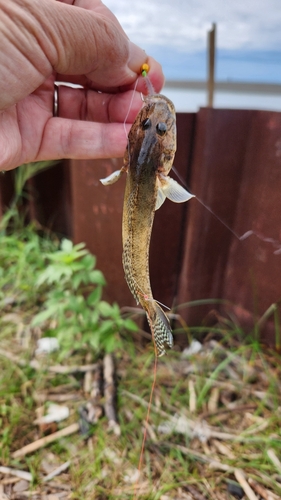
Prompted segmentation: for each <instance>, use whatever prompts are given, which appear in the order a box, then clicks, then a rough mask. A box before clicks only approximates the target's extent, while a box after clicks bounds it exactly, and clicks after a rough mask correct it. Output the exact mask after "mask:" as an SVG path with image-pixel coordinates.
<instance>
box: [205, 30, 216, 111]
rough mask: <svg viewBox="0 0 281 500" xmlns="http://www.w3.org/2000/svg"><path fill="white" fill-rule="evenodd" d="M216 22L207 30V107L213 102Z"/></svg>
mask: <svg viewBox="0 0 281 500" xmlns="http://www.w3.org/2000/svg"><path fill="white" fill-rule="evenodd" d="M215 56H216V24H215V23H213V26H212V29H211V30H210V31H208V86H207V89H208V90H207V91H208V107H210V108H212V107H213V104H214V89H215Z"/></svg>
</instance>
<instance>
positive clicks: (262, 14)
mask: <svg viewBox="0 0 281 500" xmlns="http://www.w3.org/2000/svg"><path fill="white" fill-rule="evenodd" d="M104 3H105V4H106V5H107V6H108V7H109V8H110V9H111V10H112V12H113V13H114V14H115V15H116V17H117V18H118V20H119V21H120V23H121V25H122V26H123V28H124V30H125V31H126V33H127V35H128V36H129V37H130V39H131V40H132V41H133V42H135V43H137V44H138V45H140V46H141V47H143V48H144V49H145V50H146V52H147V53H148V54H150V55H152V56H154V57H155V58H156V59H158V60H159V61H160V62H161V64H162V66H163V69H164V73H165V76H166V78H167V79H181V80H194V79H200V80H203V79H205V78H206V72H207V70H206V68H207V59H206V46H207V32H208V30H210V28H211V26H212V23H213V22H215V23H216V25H217V40H216V47H217V60H216V61H217V62H216V79H217V80H231V81H249V82H251V81H253V82H272V83H281V0H140V1H139V2H136V1H135V2H133V1H132V0H104Z"/></svg>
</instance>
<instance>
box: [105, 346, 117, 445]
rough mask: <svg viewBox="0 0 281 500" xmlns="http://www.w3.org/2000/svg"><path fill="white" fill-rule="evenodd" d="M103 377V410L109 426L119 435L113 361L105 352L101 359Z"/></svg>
mask: <svg viewBox="0 0 281 500" xmlns="http://www.w3.org/2000/svg"><path fill="white" fill-rule="evenodd" d="M103 378H104V398H105V403H104V411H105V414H106V416H107V418H108V422H109V428H111V429H113V432H114V434H116V435H117V436H120V434H121V431H120V425H119V424H118V421H117V414H116V387H115V382H114V361H113V357H112V355H111V354H106V355H105V356H104V359H103Z"/></svg>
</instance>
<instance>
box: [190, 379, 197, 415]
mask: <svg viewBox="0 0 281 500" xmlns="http://www.w3.org/2000/svg"><path fill="white" fill-rule="evenodd" d="M188 390H189V411H190V413H194V412H196V406H197V403H196V392H195V387H194V382H193V380H191V379H189V381H188Z"/></svg>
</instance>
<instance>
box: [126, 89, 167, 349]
mask: <svg viewBox="0 0 281 500" xmlns="http://www.w3.org/2000/svg"><path fill="white" fill-rule="evenodd" d="M144 100H145V105H144V107H143V108H142V110H141V111H140V113H139V114H138V116H137V118H136V120H135V122H134V124H133V126H132V128H131V130H130V133H129V137H128V146H127V149H126V153H125V158H124V167H125V169H126V170H127V174H128V175H127V181H126V190H125V198H124V209H123V226H122V237H123V267H124V271H125V278H126V281H127V283H128V286H129V288H130V291H131V292H132V294H133V296H134V297H135V299H136V301H137V302H138V303H140V304H141V306H142V307H143V308H144V310H145V311H146V314H147V318H148V322H149V325H150V328H151V332H152V335H153V340H154V343H155V347H156V352H157V355H158V356H161V355H163V354H164V353H165V346H168V347H172V345H173V336H172V330H171V326H170V322H169V320H168V318H167V316H166V314H165V313H164V311H163V310H162V308H161V307H160V306H159V304H158V303H157V302H156V301H155V300H154V299H153V295H152V290H151V285H150V278H149V262H148V257H149V245H150V238H151V231H152V225H153V219H154V213H155V206H156V199H157V191H158V185H159V182H160V181H159V179H160V177H161V175H164V176H166V175H167V174H168V173H169V171H170V170H171V168H172V165H173V160H174V155H175V151H176V116H175V108H174V105H173V103H172V102H171V101H170V100H169V99H167V98H166V97H165V96H163V95H160V94H156V95H151V96H147V97H145V99H144ZM148 120H149V121H148ZM159 124H160V126H159ZM163 124H165V125H163ZM165 128H166V130H165ZM161 129H162V130H161ZM163 130H165V132H164V133H163ZM159 132H161V133H159Z"/></svg>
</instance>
